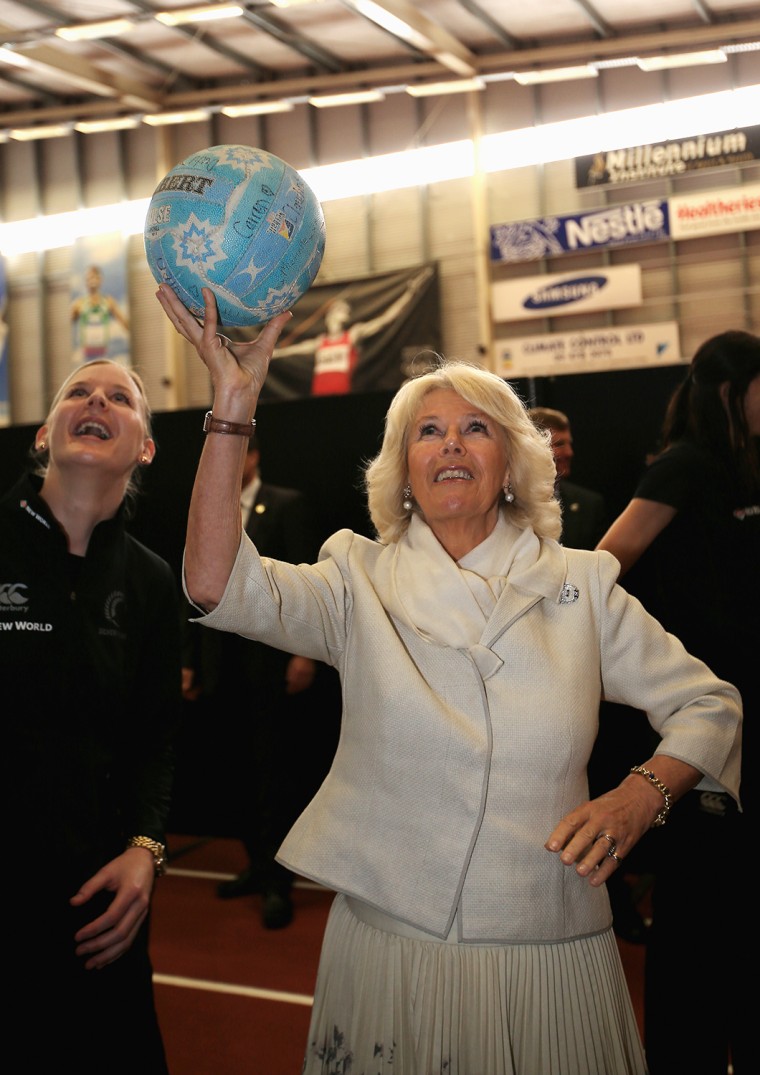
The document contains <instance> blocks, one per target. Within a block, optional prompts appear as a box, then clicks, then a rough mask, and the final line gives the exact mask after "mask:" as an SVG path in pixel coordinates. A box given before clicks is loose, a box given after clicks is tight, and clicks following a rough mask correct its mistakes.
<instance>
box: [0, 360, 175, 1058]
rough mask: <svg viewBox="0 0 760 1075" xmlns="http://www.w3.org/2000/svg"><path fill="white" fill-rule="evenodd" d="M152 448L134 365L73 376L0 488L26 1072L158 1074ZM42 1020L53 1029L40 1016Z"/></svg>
mask: <svg viewBox="0 0 760 1075" xmlns="http://www.w3.org/2000/svg"><path fill="white" fill-rule="evenodd" d="M154 453H155V444H154V441H153V437H152V435H151V428H150V410H149V407H148V402H147V400H146V398H145V391H144V387H143V384H142V381H141V380H140V378H139V376H138V375H137V373H135V372H133V371H130V370H127V369H125V368H124V367H123V366H121V365H119V364H117V363H115V362H108V361H97V362H92V363H88V364H87V365H84V366H81V367H79V368H77V369H76V370H74V371H73V373H72V374H71V375H70V376H69V377H68V378H67V379H66V380H65V381H64V383H63V384H62V385H61V387H60V389H59V390H58V392H57V394H56V396H55V398H54V400H53V403H52V405H51V408H50V411H49V414H48V416H47V417H46V419H45V422H44V423H43V425H41V426H40V428H39V429H38V431H37V433H36V436H35V441H34V449H33V453H32V455H33V470H34V473H29V474H25V475H24V476H23V477H22V478H21V479H20V480H19V482H18V483H17V484H16V485H15V486H14V487H13V488H12V489H11V490H10V491H9V492H8V493H6V495H5V496H4V497H3V498H2V500H0V575H1V577H0V582H1V583H2V584H3V585H2V588H1V593H2V598H3V599H2V600H1V601H0V630H1V631H2V633H0V639H1V640H2V641H1V643H0V671H1V672H2V682H3V715H4V718H5V722H4V723H5V728H6V741H5V744H6V756H7V758H8V759H9V761H10V764H9V765H8V766H7V770H8V775H7V778H6V781H5V786H6V791H7V795H8V803H7V807H6V810H7V816H8V817H9V818H11V817H12V818H14V819H15V820H14V821H13V822H9V825H10V828H9V833H12V839H13V841H14V842H15V844H16V848H17V850H19V849H20V848H21V847H22V845H23V854H21V853H19V854H17V855H16V856H15V860H14V864H13V865H12V866H11V870H10V871H9V882H10V884H9V898H10V906H11V908H12V909H11V911H10V916H9V919H8V923H9V928H8V929H7V930H6V943H5V953H6V956H9V957H10V963H9V962H8V960H6V964H5V966H6V970H7V971H8V973H9V978H10V980H11V981H12V983H13V989H12V991H11V997H10V999H9V1001H8V1007H7V1017H8V1022H9V1025H12V1026H13V1028H14V1033H16V1034H18V1035H19V1038H20V1040H22V1041H23V1043H24V1044H23V1051H24V1061H23V1063H24V1066H25V1067H26V1068H27V1070H30V1071H31V1070H33V1071H56V1070H60V1069H61V1068H62V1067H71V1068H72V1069H73V1070H76V1071H77V1072H81V1073H83V1075H85V1073H86V1075H95V1073H102V1072H105V1071H108V1072H109V1073H112V1075H117V1073H118V1075H121V1073H127V1072H130V1073H133V1072H135V1071H140V1072H144V1073H146V1075H163V1073H165V1072H166V1061H165V1057H164V1048H163V1044H162V1041H161V1035H160V1031H159V1027H158V1022H157V1018H156V1012H155V1007H154V1000H153V986H152V970H151V963H150V959H149V955H148V916H149V909H150V901H151V895H152V891H153V885H154V879H155V876H156V874H157V872H160V871H161V869H162V866H163V861H164V842H165V836H164V828H165V824H166V819H167V815H168V810H169V795H170V788H171V779H172V769H173V753H172V732H173V728H174V723H175V721H176V719H177V716H178V712H179V704H180V697H181V696H180V685H181V678H180V648H179V604H178V591H177V585H176V582H175V579H174V576H173V573H172V571H171V569H170V567H169V565H168V564H167V563H165V562H164V561H163V560H162V559H160V558H159V557H158V556H156V555H155V554H154V553H153V552H151V551H150V550H148V549H147V548H145V547H144V546H143V545H142V544H140V543H139V542H138V541H136V540H135V539H134V538H133V537H132V536H131V535H129V534H128V533H127V531H126V529H125V515H126V506H127V503H128V501H129V500H130V499H131V497H132V496H133V494H134V492H135V489H136V478H137V474H138V472H139V470H140V469H141V468H143V467H146V466H149V465H150V463H151V461H152V460H153V456H154ZM53 1013H54V1015H55V1033H52V1032H51V1030H50V1028H49V1027H48V1025H47V1020H48V1019H50V1018H51V1017H52V1016H53Z"/></svg>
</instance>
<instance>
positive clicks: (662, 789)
mask: <svg viewBox="0 0 760 1075" xmlns="http://www.w3.org/2000/svg"><path fill="white" fill-rule="evenodd" d="M631 772H632V773H638V774H639V776H645V777H646V778H647V780H648V781H649V783H650V784H651V785H652V787H654V788H657V790H658V791H659V793H660V795H662V797H663V798H664V800H665V805H664V806H663V808H662V810H660V812H659V814H658V815H657V817H656V818H655V819H654V821H653V822H652V828H653V829H656V828H659V827H660V826H661V825H664V824H665V822H666V821H667V820H668V814H669V813H670V808H671V806H672V805H673V797H672V795H671V794H670V788H669V787H668V786H667V784H663V782H662V781H661V780H660V779H659V778H658V777H656V776H655V775H654V773H653V772H652V770H651V769H645V768H644V766H643V765H634V766H633V768H632V769H631Z"/></svg>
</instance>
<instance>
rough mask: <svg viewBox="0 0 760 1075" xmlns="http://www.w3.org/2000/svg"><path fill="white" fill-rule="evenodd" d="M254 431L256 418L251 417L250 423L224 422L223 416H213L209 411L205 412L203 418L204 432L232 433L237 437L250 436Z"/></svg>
mask: <svg viewBox="0 0 760 1075" xmlns="http://www.w3.org/2000/svg"><path fill="white" fill-rule="evenodd" d="M255 431H256V419H255V418H252V419H251V422H250V424H248V423H246V422H225V420H224V419H223V418H214V415H213V413H212V412H211V411H207V412H206V417H205V418H204V419H203V432H204V433H233V434H235V435H236V436H239V437H252V436H253V434H254V433H255Z"/></svg>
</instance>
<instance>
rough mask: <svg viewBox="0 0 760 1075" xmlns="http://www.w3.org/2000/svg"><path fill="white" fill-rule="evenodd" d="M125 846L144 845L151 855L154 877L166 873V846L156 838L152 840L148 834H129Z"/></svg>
mask: <svg viewBox="0 0 760 1075" xmlns="http://www.w3.org/2000/svg"><path fill="white" fill-rule="evenodd" d="M127 847H144V848H145V850H146V851H150V853H151V855H152V856H153V864H154V866H155V870H156V877H163V875H164V874H165V873H166V848H165V846H164V845H163V844H160V843H159V842H158V840H152V839H151V838H150V836H130V838H129V839H128V840H127Z"/></svg>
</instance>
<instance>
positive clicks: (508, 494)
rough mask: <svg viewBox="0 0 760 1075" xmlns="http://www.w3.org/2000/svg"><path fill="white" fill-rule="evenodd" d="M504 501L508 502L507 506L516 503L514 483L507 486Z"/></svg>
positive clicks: (508, 483)
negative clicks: (513, 489) (513, 490)
mask: <svg viewBox="0 0 760 1075" xmlns="http://www.w3.org/2000/svg"><path fill="white" fill-rule="evenodd" d="M504 499H505V501H506V502H507V504H512V503H514V499H515V494H514V493H513V492H512V483H511V482H507V483H506V485H505V486H504Z"/></svg>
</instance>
